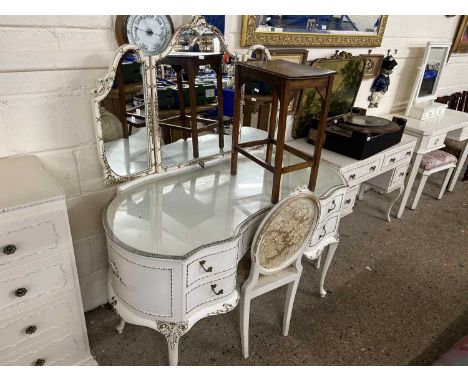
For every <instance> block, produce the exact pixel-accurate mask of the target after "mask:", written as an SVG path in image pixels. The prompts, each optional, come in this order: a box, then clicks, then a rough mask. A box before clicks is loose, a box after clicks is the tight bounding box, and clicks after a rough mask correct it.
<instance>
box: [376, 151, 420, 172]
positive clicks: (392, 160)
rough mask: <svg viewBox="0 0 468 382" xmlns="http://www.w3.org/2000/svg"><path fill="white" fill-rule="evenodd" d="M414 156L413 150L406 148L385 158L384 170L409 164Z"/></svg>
mask: <svg viewBox="0 0 468 382" xmlns="http://www.w3.org/2000/svg"><path fill="white" fill-rule="evenodd" d="M412 154H413V149H412V148H406V149H402V150H399V151H396V152H394V153H390V154H387V155H385V156H384V160H383V163H382V169H384V170H385V169H387V168H390V167H394V166H395V165H396V164H398V163H403V162H406V161H407V162H409V161H410V160H411V155H412Z"/></svg>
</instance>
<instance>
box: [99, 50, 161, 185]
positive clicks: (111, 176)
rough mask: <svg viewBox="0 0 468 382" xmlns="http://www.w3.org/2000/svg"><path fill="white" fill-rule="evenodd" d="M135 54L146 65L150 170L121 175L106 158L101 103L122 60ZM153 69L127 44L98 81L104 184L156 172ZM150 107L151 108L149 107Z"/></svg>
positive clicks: (145, 59) (145, 84)
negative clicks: (127, 55)
mask: <svg viewBox="0 0 468 382" xmlns="http://www.w3.org/2000/svg"><path fill="white" fill-rule="evenodd" d="M130 51H132V52H134V53H135V55H136V56H137V58H138V62H139V63H140V64H141V65H144V70H145V73H144V81H143V86H144V88H145V91H146V94H145V113H146V121H147V123H146V127H147V129H148V157H149V158H148V169H147V170H144V171H140V172H137V173H135V174H130V175H120V174H117V173H116V172H115V171H114V170H113V169H112V168H111V167H110V165H109V162H108V161H107V157H106V148H105V145H104V139H103V132H102V125H101V105H100V102H101V101H102V100H103V99H104V98H106V97H107V95H108V94H109V93H110V91H111V90H112V85H113V84H114V80H115V76H116V74H117V67H118V66H119V64H120V60H121V59H122V57H123V56H125V54H126V53H128V52H130ZM151 83H152V80H151V67H150V64H149V60H148V57H146V56H145V55H144V53H143V51H142V50H141V49H139V48H138V46H136V45H132V44H125V45H122V46H121V47H120V48H119V49H118V50H117V52H116V54H115V57H114V60H113V61H112V64H111V65H110V66H109V69H108V71H107V74H106V76H105V77H103V78H100V79H98V81H97V84H96V89H95V90H94V92H93V93H94V96H95V98H94V100H93V111H94V127H95V132H96V140H97V147H98V153H99V157H100V158H101V165H102V169H103V172H104V183H106V184H110V183H120V182H126V181H128V180H132V179H136V178H139V177H142V176H146V175H149V174H152V173H154V172H155V170H156V162H155V157H154V141H155V140H154V124H153V113H154V111H153V108H152V107H151V105H152V104H153V92H152V86H151ZM148 106H150V107H148Z"/></svg>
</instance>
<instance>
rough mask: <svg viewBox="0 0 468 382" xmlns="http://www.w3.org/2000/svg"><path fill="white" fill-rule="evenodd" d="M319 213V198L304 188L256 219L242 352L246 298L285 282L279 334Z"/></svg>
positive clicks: (245, 351)
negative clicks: (259, 218) (260, 218)
mask: <svg viewBox="0 0 468 382" xmlns="http://www.w3.org/2000/svg"><path fill="white" fill-rule="evenodd" d="M319 216H320V202H319V200H318V199H317V198H316V197H315V195H314V194H313V193H312V192H310V191H309V190H307V189H306V188H303V189H299V190H297V191H296V192H294V193H292V194H291V195H289V196H288V197H287V198H285V199H284V200H282V201H280V202H279V203H278V204H277V205H276V206H274V207H273V209H272V210H271V211H270V212H269V213H268V215H267V216H266V217H265V218H264V219H263V221H262V222H261V223H260V226H259V228H258V230H257V232H256V234H255V236H254V239H253V242H252V247H251V259H252V265H251V269H250V275H249V278H248V279H247V281H245V283H244V284H243V285H242V290H241V297H240V299H241V301H240V332H241V344H242V355H243V356H244V358H247V357H248V356H249V316H250V301H251V300H252V299H253V298H255V297H257V296H260V295H262V294H264V293H266V292H269V291H271V290H273V289H276V288H279V287H281V286H283V285H286V284H288V285H289V286H288V291H287V294H286V303H285V307H284V316H283V335H284V336H287V335H288V332H289V322H290V320H291V312H292V307H293V304H294V297H295V296H296V290H297V286H298V284H299V280H300V278H301V273H302V264H301V258H302V254H303V250H304V247H305V246H306V245H307V244H308V242H309V241H310V239H311V235H312V233H313V231H314V229H315V227H316V225H317V221H318V219H319Z"/></svg>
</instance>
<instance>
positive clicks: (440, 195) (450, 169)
mask: <svg viewBox="0 0 468 382" xmlns="http://www.w3.org/2000/svg"><path fill="white" fill-rule="evenodd" d="M454 169H455V167H452V168H449V170H448V171H447V175H446V176H445V179H444V183H443V184H442V188H441V189H440V192H439V196H438V197H437V199H442V195H444V192H445V189H446V188H447V184H448V182H449V180H450V177H451V176H452V174H453V170H454Z"/></svg>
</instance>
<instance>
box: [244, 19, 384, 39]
mask: <svg viewBox="0 0 468 382" xmlns="http://www.w3.org/2000/svg"><path fill="white" fill-rule="evenodd" d="M387 17H388V16H382V15H248V16H243V19H242V35H241V46H250V45H254V44H260V45H264V46H293V47H294V46H296V47H299V46H307V47H313V46H321V47H352V46H354V47H375V46H380V45H381V43H382V38H383V34H384V31H385V25H386V23H387Z"/></svg>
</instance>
